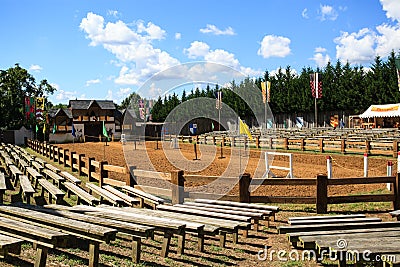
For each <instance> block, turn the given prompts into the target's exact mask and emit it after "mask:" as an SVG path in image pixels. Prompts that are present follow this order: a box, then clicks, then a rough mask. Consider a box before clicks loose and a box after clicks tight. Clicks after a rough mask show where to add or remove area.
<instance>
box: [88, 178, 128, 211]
mask: <svg viewBox="0 0 400 267" xmlns="http://www.w3.org/2000/svg"><path fill="white" fill-rule="evenodd" d="M86 187H87V188H88V189H89V191H93V192H95V193H96V194H97V195H99V196H100V197H101V198H104V199H106V200H107V201H109V202H111V203H112V204H114V205H117V206H121V205H123V203H124V200H123V199H121V198H120V197H119V196H117V195H114V194H112V193H110V192H109V191H107V190H105V189H103V188H101V187H99V186H97V185H95V184H92V183H86Z"/></svg>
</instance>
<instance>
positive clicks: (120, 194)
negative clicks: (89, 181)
mask: <svg viewBox="0 0 400 267" xmlns="http://www.w3.org/2000/svg"><path fill="white" fill-rule="evenodd" d="M103 188H104V189H106V190H107V191H109V192H110V193H112V194H114V195H116V196H118V197H120V198H121V199H122V200H123V201H124V202H125V203H126V204H127V205H128V206H134V205H137V204H139V203H140V200H138V199H136V198H133V197H130V196H128V195H127V194H124V193H123V192H121V191H119V190H118V189H115V188H114V187H112V186H110V185H105V186H103Z"/></svg>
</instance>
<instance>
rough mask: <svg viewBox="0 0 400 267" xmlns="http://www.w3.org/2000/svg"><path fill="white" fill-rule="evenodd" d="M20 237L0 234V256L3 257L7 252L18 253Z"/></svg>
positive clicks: (19, 250)
mask: <svg viewBox="0 0 400 267" xmlns="http://www.w3.org/2000/svg"><path fill="white" fill-rule="evenodd" d="M22 242H24V241H23V240H22V239H19V238H15V237H11V236H8V235H4V234H0V258H5V257H6V256H7V254H8V253H9V252H10V253H13V254H16V255H18V254H20V253H21V243H22Z"/></svg>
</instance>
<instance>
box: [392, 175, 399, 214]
mask: <svg viewBox="0 0 400 267" xmlns="http://www.w3.org/2000/svg"><path fill="white" fill-rule="evenodd" d="M395 179H396V181H395V182H394V183H393V194H394V201H393V210H399V209H400V188H399V186H400V173H399V172H398V173H396V175H395Z"/></svg>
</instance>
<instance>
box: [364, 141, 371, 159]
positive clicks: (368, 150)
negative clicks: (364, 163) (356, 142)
mask: <svg viewBox="0 0 400 267" xmlns="http://www.w3.org/2000/svg"><path fill="white" fill-rule="evenodd" d="M370 149H371V142H370V141H369V140H365V153H367V154H368V155H369V153H370Z"/></svg>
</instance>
